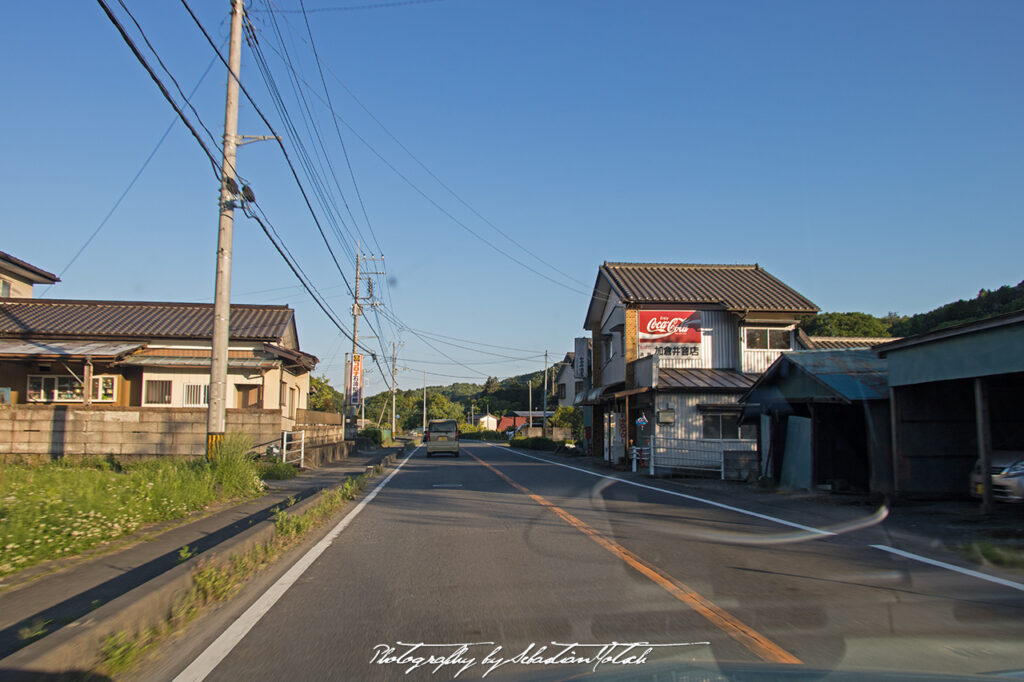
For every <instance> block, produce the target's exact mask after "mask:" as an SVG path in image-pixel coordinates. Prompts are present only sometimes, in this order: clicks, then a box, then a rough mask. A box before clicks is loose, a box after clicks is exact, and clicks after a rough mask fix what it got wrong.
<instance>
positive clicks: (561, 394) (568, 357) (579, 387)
mask: <svg viewBox="0 0 1024 682" xmlns="http://www.w3.org/2000/svg"><path fill="white" fill-rule="evenodd" d="M575 362H576V353H574V352H569V353H566V354H565V358H564V359H563V360H562V362H561V363H560V364H559V366H558V372H557V373H556V374H555V380H554V381H553V382H552V384H553V385H554V387H555V398H556V399H557V400H558V406H559V407H566V406H569V407H571V406H572V404H573V401H575V400H576V394H577V393H582V392H583V381H582V380H579V379H577V378H576V366H575Z"/></svg>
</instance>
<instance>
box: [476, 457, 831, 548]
mask: <svg viewBox="0 0 1024 682" xmlns="http://www.w3.org/2000/svg"><path fill="white" fill-rule="evenodd" d="M484 445H488V446H490V447H492V448H499V449H501V450H508V451H509V452H514V453H516V454H517V455H519V456H520V457H529V458H530V459H535V460H537V461H538V462H544V463H545V464H553V465H555V466H558V467H564V468H566V469H572V470H573V471H579V472H580V473H584V474H588V475H590V476H597V477H598V478H604V479H607V480H609V481H617V482H619V483H625V484H626V485H632V486H636V487H637V488H645V489H646V490H654V491H656V492H659V493H665V494H666V495H675V496H676V497H682V498H683V499H686V500H691V501H693V502H700V503H701V504H707V505H710V506H712V507H718V508H719V509H728V510H729V511H732V512H736V513H737V514H745V515H746V516H753V517H755V518H758V519H764V520H765V521H771V522H773V523H778V524H781V525H783V526H789V527H790V528H799V529H800V530H805V531H807V532H808V533H815V534H817V535H821V536H829V535H835V533H833V532H832V531H830V530H822V529H821V528H814V527H813V526H805V525H803V524H801V523H795V522H793V521H787V520H786V519H780V518H778V517H776V516H769V515H767V514H759V513H758V512H754V511H750V510H749V509H741V508H739V507H733V506H732V505H729V504H723V503H721V502H715V501H714V500H708V499H705V498H703V497H697V496H696V495H687V494H686V493H680V492H676V491H674V490H666V489H665V488H658V487H656V486H653V485H646V484H644V483H637V482H636V481H630V480H628V479H625V478H619V477H618V476H606V475H604V474H599V473H597V472H596V471H590V470H589V469H582V468H580V467H574V466H569V465H568V464H562V463H561V462H555V461H552V460H550V459H544V458H543V457H536V456H534V455H528V454H526V453H525V452H520V451H519V450H515V449H513V448H502V447H499V446H497V445H491V444H490V443H484Z"/></svg>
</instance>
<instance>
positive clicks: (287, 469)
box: [259, 460, 299, 481]
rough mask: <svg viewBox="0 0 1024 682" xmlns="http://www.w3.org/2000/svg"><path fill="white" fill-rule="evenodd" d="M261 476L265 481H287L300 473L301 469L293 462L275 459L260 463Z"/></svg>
mask: <svg viewBox="0 0 1024 682" xmlns="http://www.w3.org/2000/svg"><path fill="white" fill-rule="evenodd" d="M259 472H260V478H262V479H263V480H265V481H286V480H288V479H289V478H295V477H296V476H298V475H299V470H298V469H296V468H295V467H294V466H292V465H291V464H288V463H286V462H282V461H281V460H275V461H273V462H260V463H259Z"/></svg>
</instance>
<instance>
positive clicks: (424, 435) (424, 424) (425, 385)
mask: <svg viewBox="0 0 1024 682" xmlns="http://www.w3.org/2000/svg"><path fill="white" fill-rule="evenodd" d="M426 436H427V370H423V437H424V438H425V437H426Z"/></svg>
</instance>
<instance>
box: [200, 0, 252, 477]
mask: <svg viewBox="0 0 1024 682" xmlns="http://www.w3.org/2000/svg"><path fill="white" fill-rule="evenodd" d="M244 12H245V9H244V7H243V1H242V0H232V5H231V39H230V43H229V48H228V69H229V71H230V73H229V74H228V88H227V99H226V102H225V107H224V157H223V159H222V161H221V184H220V205H219V209H220V222H219V227H218V230H217V275H216V280H215V283H214V303H213V339H212V348H211V358H210V398H209V407H208V409H207V414H206V458H207V459H211V458H212V457H213V456H214V454H215V453H216V450H217V448H218V446H219V445H220V444H221V442H222V441H223V439H224V431H225V430H226V428H227V388H228V331H229V329H230V316H231V240H232V229H233V227H234V222H235V196H236V195H237V194H238V183H237V182H236V180H235V157H236V151H237V145H238V89H239V81H238V77H239V73H240V71H241V67H242V15H243V14H244Z"/></svg>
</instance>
